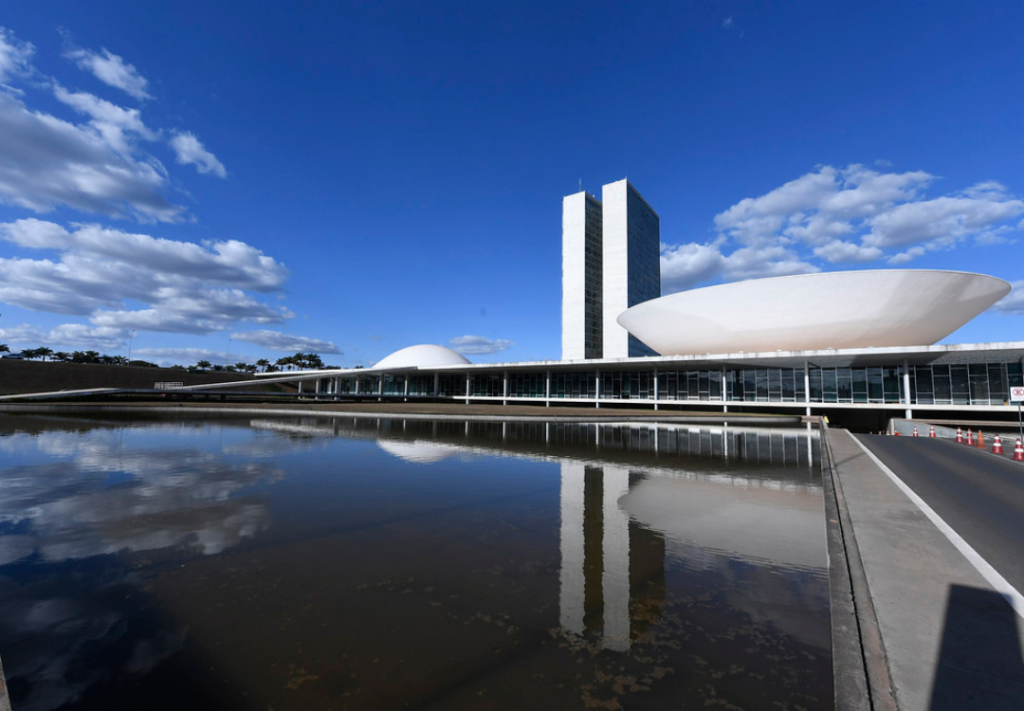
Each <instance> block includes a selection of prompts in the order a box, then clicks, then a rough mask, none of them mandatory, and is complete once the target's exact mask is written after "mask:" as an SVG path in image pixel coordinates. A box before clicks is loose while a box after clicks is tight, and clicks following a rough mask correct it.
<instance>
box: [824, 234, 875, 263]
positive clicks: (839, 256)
mask: <svg viewBox="0 0 1024 711" xmlns="http://www.w3.org/2000/svg"><path fill="white" fill-rule="evenodd" d="M814 254H815V255H816V256H818V257H821V258H822V259H824V260H826V261H829V262H873V261H875V260H877V259H881V258H882V256H883V253H882V250H880V249H878V248H877V247H863V246H861V245H859V244H852V243H850V242H843V241H842V240H838V239H837V240H833V241H832V242H829V243H828V244H823V245H821V246H820V247H815V248H814Z"/></svg>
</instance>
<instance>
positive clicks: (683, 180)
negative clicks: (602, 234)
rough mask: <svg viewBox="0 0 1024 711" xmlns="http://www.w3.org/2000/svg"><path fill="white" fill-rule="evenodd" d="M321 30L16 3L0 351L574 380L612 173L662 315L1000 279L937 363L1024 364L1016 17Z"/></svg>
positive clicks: (275, 12)
mask: <svg viewBox="0 0 1024 711" xmlns="http://www.w3.org/2000/svg"><path fill="white" fill-rule="evenodd" d="M321 5H326V4H323V3H309V4H307V5H306V7H299V5H298V4H297V3H270V2H266V3H261V2H246V3H240V2H238V3H209V2H180V1H179V2H174V3H153V2H146V3H109V2H103V1H102V0H93V1H92V2H89V3H81V2H46V3H40V2H37V1H34V2H23V1H22V0H8V2H6V3H5V4H4V8H3V11H2V12H0V26H2V27H3V28H4V31H3V34H2V35H0V85H2V87H0V314H2V316H0V342H5V343H8V344H10V345H11V346H12V347H13V348H15V349H17V348H31V347H38V346H48V347H50V348H53V349H54V350H84V349H94V350H99V351H101V352H104V353H109V354H125V353H126V351H127V344H128V336H129V335H130V334H131V335H132V336H133V338H132V348H133V357H141V358H146V359H148V360H153V361H158V362H162V363H172V362H177V363H182V364H188V363H194V362H196V361H197V360H200V359H208V360H211V361H213V362H218V361H219V362H224V361H225V360H226V361H229V362H235V361H238V360H245V361H248V362H254V361H255V360H257V359H259V358H268V359H269V360H276V358H278V357H281V356H283V355H290V354H292V353H294V352H296V351H298V350H301V351H315V352H318V353H320V354H321V355H322V357H323V358H324V360H325V361H326V362H328V363H332V364H336V365H342V366H352V365H360V364H362V365H369V364H372V363H373V362H375V361H377V360H379V359H380V358H382V357H384V356H385V355H387V354H388V353H391V352H393V351H395V350H397V349H399V348H403V347H405V346H409V345H413V344H416V343H440V344H444V345H453V346H455V347H457V348H458V349H461V350H463V351H464V352H465V353H466V354H467V356H468V357H469V358H470V359H471V360H474V361H478V362H481V361H519V360H533V359H544V358H558V357H559V355H560V328H561V324H560V313H561V309H560V301H561V202H562V197H563V196H564V195H567V194H570V193H573V192H576V191H577V190H578V189H579V186H580V184H581V181H582V185H583V187H584V188H585V189H587V190H589V191H591V192H595V193H598V194H599V191H600V187H601V185H602V184H604V183H608V182H611V181H614V180H618V179H620V178H623V177H628V178H629V179H630V181H631V182H632V183H633V184H634V185H635V186H636V187H637V188H638V189H639V190H640V192H641V193H642V194H643V195H644V197H645V198H646V199H647V201H648V202H649V203H650V204H651V205H652V206H654V208H655V209H656V210H657V211H658V213H659V214H660V216H661V234H662V241H663V243H664V247H663V252H662V282H663V291H664V293H670V292H672V291H678V290H680V289H684V288H690V287H693V286H700V285H708V284H715V283H720V282H723V281H733V280H737V279H746V278H753V277H760V276H771V275H781V274H794V273H802V272H808V271H815V270H820V271H837V270H843V269H865V268H887V267H893V266H902V267H908V268H938V269H957V270H965V271H979V272H982V273H987V274H992V275H994V276H998V277H1001V278H1003V279H1006V280H1007V281H1010V282H1013V283H1014V285H1015V290H1014V292H1012V293H1011V295H1010V296H1009V297H1007V299H1006V300H1004V302H1001V303H1000V304H999V305H998V306H997V307H995V308H993V309H992V310H990V311H989V312H987V313H985V314H983V315H982V316H980V317H978V318H977V319H976V320H975V321H973V322H972V323H971V324H968V325H967V326H966V327H964V328H963V329H961V330H960V331H958V332H957V333H955V334H953V335H952V336H951V337H950V338H948V339H947V341H949V342H976V341H1007V340H1020V339H1021V338H1022V334H1021V330H1022V329H1021V327H1022V325H1024V321H1022V316H1024V269H1022V266H1021V265H1022V262H1024V260H1022V256H1024V255H1022V250H1021V247H1020V244H1019V241H1020V239H1021V234H1022V229H1024V201H1022V196H1024V139H1022V131H1021V127H1022V126H1024V99H1022V98H1021V97H1022V95H1021V91H1020V86H1021V85H1022V83H1024V82H1022V80H1024V51H1022V50H1021V48H1020V43H1019V32H1018V28H1019V27H1020V26H1021V21H1022V20H1024V9H1022V7H1021V6H1020V4H1019V3H1012V2H994V3H985V4H982V5H977V6H968V5H966V4H964V3H944V2H934V3H929V4H926V5H920V4H902V3H863V4H858V5H857V6H856V7H853V6H845V7H840V6H829V5H826V4H825V3H810V2H808V3H786V4H785V6H784V7H782V8H781V9H780V8H773V7H771V6H770V5H771V4H769V3H738V2H692V3H683V2H679V3H630V4H628V5H627V4H625V3H601V2H587V3H569V2H562V3H550V2H548V3H527V2H523V3H501V4H498V3H482V2H478V3H474V2H438V3H394V2H381V3H350V4H333V5H331V7H329V8H327V7H321ZM133 329H134V334H132V333H131V332H132V330H133Z"/></svg>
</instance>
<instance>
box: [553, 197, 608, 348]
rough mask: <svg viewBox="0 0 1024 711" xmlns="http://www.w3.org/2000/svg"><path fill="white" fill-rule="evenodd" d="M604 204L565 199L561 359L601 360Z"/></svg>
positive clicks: (577, 198)
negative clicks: (602, 224)
mask: <svg viewBox="0 0 1024 711" xmlns="http://www.w3.org/2000/svg"><path fill="white" fill-rule="evenodd" d="M601 218H602V215H601V201H600V200H598V199H597V198H596V197H594V196H593V195H591V194H590V193H587V192H580V193H576V194H575V195H567V196H566V197H565V198H563V199H562V358H564V359H565V360H584V359H588V358H600V357H601V352H602V347H603V340H602V339H603V325H604V317H603V314H602V312H601V307H602V302H601V294H602V283H601V282H602V266H603V264H602V256H601V234H602V231H601Z"/></svg>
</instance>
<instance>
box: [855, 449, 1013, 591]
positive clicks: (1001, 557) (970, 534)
mask: <svg viewBox="0 0 1024 711" xmlns="http://www.w3.org/2000/svg"><path fill="white" fill-rule="evenodd" d="M856 436H857V438H858V439H859V440H860V441H861V442H863V443H864V445H865V446H866V447H868V448H869V449H870V450H871V451H872V452H873V453H874V454H875V456H877V457H878V458H879V459H880V460H882V461H883V462H884V463H885V465H886V466H887V467H889V468H890V469H891V470H892V471H893V472H894V473H895V474H896V475H897V476H898V477H899V478H900V479H902V480H903V482H904V483H905V484H907V486H909V487H910V488H912V489H913V490H914V491H915V492H916V493H917V495H918V496H920V497H921V498H922V499H924V501H925V502H926V503H927V504H928V505H929V506H931V507H932V509H933V510H934V511H935V512H936V513H937V514H938V515H939V516H941V517H942V519H943V520H944V521H945V522H946V523H947V524H949V525H950V526H951V527H952V528H953V530H955V531H956V532H957V533H958V534H960V536H961V537H963V539H964V540H965V541H967V543H969V544H970V545H971V547H972V548H974V550H976V551H977V552H978V553H979V554H980V555H981V556H982V557H983V558H984V559H985V560H987V561H988V563H989V565H991V566H992V567H993V568H995V569H996V570H997V571H999V573H1000V575H1002V576H1003V577H1004V578H1006V580H1007V581H1008V582H1009V583H1010V584H1011V585H1013V586H1014V587H1015V588H1016V589H1017V590H1018V592H1024V462H1015V461H1012V460H1009V459H1006V458H1004V457H999V456H996V455H992V454H989V453H988V452H985V451H983V450H978V449H975V448H973V447H968V446H966V445H962V444H959V445H958V444H955V443H953V442H949V441H946V440H941V439H930V438H928V437H887V436H878V435H856Z"/></svg>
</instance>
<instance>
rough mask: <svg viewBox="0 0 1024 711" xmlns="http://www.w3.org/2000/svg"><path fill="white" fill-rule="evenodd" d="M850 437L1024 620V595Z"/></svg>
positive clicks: (880, 462) (871, 454) (872, 454)
mask: <svg viewBox="0 0 1024 711" xmlns="http://www.w3.org/2000/svg"><path fill="white" fill-rule="evenodd" d="M850 437H851V438H852V439H853V441H854V442H856V443H857V445H858V446H859V447H860V448H861V449H863V450H864V453H865V454H866V455H868V456H869V457H870V458H871V461H873V462H874V463H875V464H877V465H878V468H879V469H881V470H882V471H883V472H885V475H886V476H888V477H889V478H890V479H892V481H893V483H894V484H896V486H898V487H899V488H900V491H902V492H903V493H904V494H906V495H907V497H908V498H909V499H910V500H911V501H913V502H914V505H916V506H917V508H919V509H921V511H922V513H924V515H925V516H927V517H928V519H929V520H930V521H931V522H932V523H934V524H935V527H936V528H938V529H939V530H940V531H942V533H943V535H944V536H946V538H948V539H949V542H950V543H952V544H953V545H954V546H956V549H957V550H958V551H960V552H961V553H963V555H964V557H965V558H966V559H967V560H968V562H970V564H971V565H973V566H974V567H975V569H976V570H977V571H978V572H979V573H981V576H982V577H983V578H985V580H987V581H988V583H989V585H991V586H992V587H993V588H995V590H996V592H998V593H999V594H1000V595H1002V596H1003V597H1004V598H1005V599H1006V601H1007V602H1008V603H1010V606H1011V607H1012V608H1013V609H1014V611H1016V613H1017V614H1018V615H1019V616H1020V617H1021V618H1022V619H1024V595H1021V594H1020V593H1019V592H1018V591H1017V588H1015V587H1013V586H1012V585H1010V583H1009V581H1008V580H1007V579H1006V578H1004V577H1003V576H1002V575H1000V574H999V572H998V571H997V570H996V569H995V568H993V567H992V566H991V565H989V563H988V561H987V560H985V559H984V558H982V557H981V554H979V553H978V551H976V550H974V549H973V548H971V545H970V544H969V543H968V542H967V541H965V540H964V539H963V538H961V537H960V534H959V533H957V532H956V531H954V530H953V528H952V527H951V526H950V525H949V524H948V523H946V522H945V521H943V520H942V517H941V516H939V515H938V514H937V513H935V511H933V510H932V507H931V506H929V505H928V504H926V503H925V502H924V499H922V498H921V497H920V496H918V495H917V494H916V493H915V492H914V490H913V489H911V488H910V487H909V486H907V485H906V484H904V483H903V480H902V479H900V478H899V477H898V476H896V475H895V474H894V473H893V471H892V469H890V468H889V467H887V466H885V464H883V463H882V460H880V459H879V458H878V457H876V456H875V454H874V452H872V451H871V450H870V449H868V448H867V447H865V446H864V443H863V442H861V441H860V440H859V439H857V438H856V437H854V436H853V435H852V434H851V435H850Z"/></svg>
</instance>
